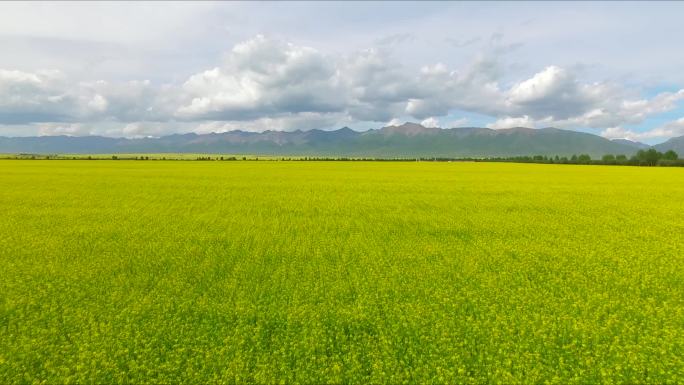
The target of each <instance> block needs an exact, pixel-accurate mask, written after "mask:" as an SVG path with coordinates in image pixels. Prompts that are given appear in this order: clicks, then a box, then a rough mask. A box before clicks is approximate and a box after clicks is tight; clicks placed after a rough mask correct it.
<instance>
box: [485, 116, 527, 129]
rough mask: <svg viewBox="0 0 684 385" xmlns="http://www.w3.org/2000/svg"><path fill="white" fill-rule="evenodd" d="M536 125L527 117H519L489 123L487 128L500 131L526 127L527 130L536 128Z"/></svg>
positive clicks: (508, 117)
mask: <svg viewBox="0 0 684 385" xmlns="http://www.w3.org/2000/svg"><path fill="white" fill-rule="evenodd" d="M536 126H537V123H536V122H535V121H534V120H533V119H532V118H530V117H529V116H527V115H524V116H520V117H510V116H507V117H505V118H501V119H497V120H496V121H495V122H494V123H490V124H488V125H487V128H493V129H495V130H500V129H504V128H513V127H527V128H536Z"/></svg>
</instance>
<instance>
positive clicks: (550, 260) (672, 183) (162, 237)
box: [0, 160, 684, 383]
mask: <svg viewBox="0 0 684 385" xmlns="http://www.w3.org/2000/svg"><path fill="white" fill-rule="evenodd" d="M683 171H684V170H682V169H677V168H637V167H603V166H559V165H523V164H488V163H422V162H414V163H380V162H368V163H366V162H134V161H98V162H89V161H79V160H76V161H65V162H55V161H39V160H35V161H20V160H19V161H2V162H0V213H1V214H0V215H1V218H0V272H1V276H0V382H2V383H123V382H127V383H143V382H146V383H147V382H149V383H169V382H174V383H175V382H185V383H214V382H227V383H232V382H240V383H242V382H258V383H283V382H286V383H287V382H289V383H292V382H297V383H483V382H487V383H597V382H604V383H682V382H684V269H682V266H683V263H684V200H683V199H682V197H684V172H683Z"/></svg>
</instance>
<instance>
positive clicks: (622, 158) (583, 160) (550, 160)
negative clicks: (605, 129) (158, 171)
mask: <svg viewBox="0 0 684 385" xmlns="http://www.w3.org/2000/svg"><path fill="white" fill-rule="evenodd" d="M4 159H55V160H58V159H60V160H66V159H74V160H75V159H79V160H106V159H111V160H196V161H237V160H243V161H250V160H251V161H258V160H259V158H258V157H254V158H251V157H249V158H248V157H245V156H241V157H235V156H213V157H212V156H197V157H195V159H192V158H190V159H188V158H183V159H178V158H166V157H157V158H154V157H153V158H150V157H149V156H145V155H140V156H125V157H122V156H117V155H111V156H109V157H98V156H91V155H88V156H80V157H73V156H72V157H62V156H59V155H55V154H52V155H38V154H18V155H16V156H14V157H6V158H4ZM262 160H266V161H336V162H509V163H543V164H594V165H622V166H669V167H684V159H680V158H679V155H678V154H677V153H676V152H675V151H672V150H669V151H666V152H664V153H662V152H659V151H657V150H655V149H653V148H650V149H648V150H639V151H638V152H637V153H636V154H634V155H632V156H631V157H628V156H627V155H624V154H617V155H615V154H606V155H603V156H602V157H601V158H600V159H593V158H592V157H591V156H590V155H589V154H576V155H572V156H558V155H556V156H548V155H533V156H509V157H491V158H486V157H477V158H475V157H396V158H367V157H358V158H357V157H344V156H340V157H334V156H333V157H331V156H305V157H284V156H281V157H268V158H262Z"/></svg>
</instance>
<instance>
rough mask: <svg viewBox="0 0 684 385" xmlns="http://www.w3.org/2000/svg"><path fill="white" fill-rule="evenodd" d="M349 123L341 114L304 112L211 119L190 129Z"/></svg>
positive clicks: (290, 127) (321, 126)
mask: <svg viewBox="0 0 684 385" xmlns="http://www.w3.org/2000/svg"><path fill="white" fill-rule="evenodd" d="M348 123H350V121H349V118H348V117H347V116H344V115H341V114H321V113H313V112H304V113H298V114H289V115H282V116H279V117H276V118H270V117H263V118H259V119H254V120H234V121H211V122H204V123H200V124H199V125H197V126H196V127H195V128H194V129H193V130H192V131H193V132H195V133H198V134H208V133H211V132H216V133H221V132H228V131H234V130H241V131H251V132H262V131H267V130H270V131H294V130H303V131H306V130H311V129H326V128H339V127H340V126H342V125H345V124H348Z"/></svg>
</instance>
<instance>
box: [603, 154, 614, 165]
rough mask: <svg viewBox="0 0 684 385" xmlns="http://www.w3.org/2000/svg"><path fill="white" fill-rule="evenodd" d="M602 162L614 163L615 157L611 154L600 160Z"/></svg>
mask: <svg viewBox="0 0 684 385" xmlns="http://www.w3.org/2000/svg"><path fill="white" fill-rule="evenodd" d="M601 160H603V163H615V155H613V154H606V155H604V156H603V158H601Z"/></svg>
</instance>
